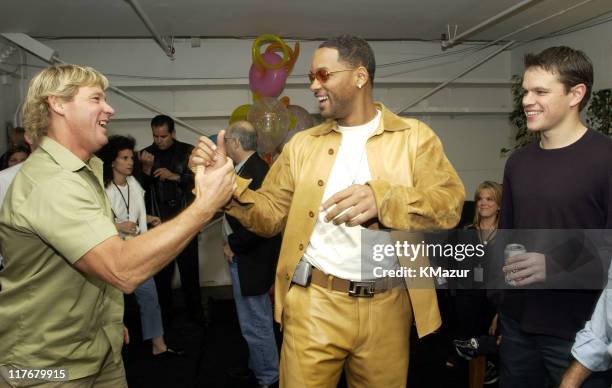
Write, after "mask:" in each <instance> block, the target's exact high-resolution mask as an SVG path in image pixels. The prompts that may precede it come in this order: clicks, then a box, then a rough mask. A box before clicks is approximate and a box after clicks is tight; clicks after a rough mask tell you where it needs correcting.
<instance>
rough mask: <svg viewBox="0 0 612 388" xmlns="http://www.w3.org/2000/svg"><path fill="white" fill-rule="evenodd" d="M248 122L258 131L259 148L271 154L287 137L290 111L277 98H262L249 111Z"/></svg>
mask: <svg viewBox="0 0 612 388" xmlns="http://www.w3.org/2000/svg"><path fill="white" fill-rule="evenodd" d="M247 120H248V121H249V122H250V123H251V124H253V126H254V127H255V129H256V130H257V148H258V149H259V150H260V152H263V153H271V152H273V151H274V150H275V149H276V147H277V146H278V145H279V144H280V143H281V142H282V141H283V139H284V138H285V136H286V135H287V130H288V129H289V121H290V119H289V110H288V109H287V108H286V107H285V105H283V104H282V103H281V102H280V101H278V100H276V99H275V98H272V97H262V98H260V99H259V100H257V101H255V103H254V104H253V106H252V107H251V109H249V113H248V114H247Z"/></svg>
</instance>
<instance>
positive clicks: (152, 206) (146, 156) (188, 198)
mask: <svg viewBox="0 0 612 388" xmlns="http://www.w3.org/2000/svg"><path fill="white" fill-rule="evenodd" d="M151 130H152V133H153V140H154V142H153V144H151V145H150V146H149V147H147V148H145V149H144V150H143V151H142V152H141V154H140V161H141V163H142V170H143V171H142V172H143V174H142V183H143V188H144V189H145V190H146V204H147V213H148V214H151V215H154V216H158V217H160V218H161V220H162V222H164V221H167V220H169V219H171V218H173V217H174V216H176V215H177V214H178V213H179V212H180V211H181V210H183V209H184V208H185V207H187V205H189V204H190V203H191V202H192V201H193V195H192V193H191V190H192V189H193V173H192V172H191V170H190V169H189V168H188V167H187V162H188V160H189V154H190V153H191V150H192V148H193V146H191V145H189V144H186V143H182V142H180V141H177V140H176V132H175V130H174V120H172V118H170V117H168V116H165V115H158V116H155V117H154V118H153V120H151ZM176 262H177V264H178V267H179V273H180V276H181V288H182V290H183V296H184V298H185V304H186V306H187V310H188V313H189V316H190V318H191V319H193V320H194V321H195V322H197V323H202V322H203V319H204V318H203V310H202V301H201V296H200V279H199V273H200V272H199V265H198V238H197V236H196V237H195V238H193V239H192V240H191V241H190V242H189V244H188V245H187V246H186V247H185V249H184V250H183V251H182V252H181V253H180V254H179V255H178V256H177V257H176ZM173 275H174V262H171V263H170V264H168V265H167V266H166V267H165V268H164V269H162V270H161V271H160V272H159V273H158V274H157V275H155V284H156V285H157V294H158V295H159V303H160V306H161V311H162V317H163V320H164V324H165V325H168V324H169V323H170V321H171V320H172V314H173V312H172V305H173V304H172V286H171V283H172V276H173Z"/></svg>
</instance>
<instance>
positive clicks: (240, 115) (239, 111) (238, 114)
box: [229, 104, 251, 125]
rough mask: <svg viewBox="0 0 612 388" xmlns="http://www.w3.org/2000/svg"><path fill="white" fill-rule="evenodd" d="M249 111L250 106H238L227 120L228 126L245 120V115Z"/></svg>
mask: <svg viewBox="0 0 612 388" xmlns="http://www.w3.org/2000/svg"><path fill="white" fill-rule="evenodd" d="M249 109H251V104H244V105H240V106H239V107H238V108H236V109H234V111H233V112H232V115H231V116H230V119H229V123H230V125H231V124H233V123H235V122H236V121H243V120H246V119H247V113H249Z"/></svg>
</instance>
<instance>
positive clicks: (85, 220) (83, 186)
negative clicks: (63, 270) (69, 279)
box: [15, 173, 117, 264]
mask: <svg viewBox="0 0 612 388" xmlns="http://www.w3.org/2000/svg"><path fill="white" fill-rule="evenodd" d="M95 191H96V189H94V187H92V186H90V185H89V184H88V183H87V182H86V181H85V180H84V179H83V178H81V177H80V176H79V175H77V174H74V173H71V174H70V175H68V174H65V175H63V176H61V177H58V179H53V180H49V181H47V182H46V183H44V184H41V185H39V186H36V187H35V188H34V190H32V192H31V193H30V195H29V197H28V199H27V200H26V201H24V202H23V203H22V205H21V206H20V208H19V209H15V220H16V222H17V224H20V225H23V226H24V227H26V228H28V229H30V230H31V231H32V232H33V233H35V234H36V235H38V236H39V237H40V238H41V239H43V240H44V241H45V242H46V243H47V244H49V245H50V246H52V247H53V249H55V250H56V251H57V252H58V253H59V254H60V255H61V256H63V257H64V258H66V259H67V260H68V261H69V262H70V263H71V264H74V263H75V262H76V261H77V260H79V259H80V258H81V257H83V255H85V253H87V252H89V251H90V250H91V249H92V248H94V247H95V246H97V245H98V244H100V243H102V242H103V241H105V240H107V239H108V238H110V237H112V236H115V235H117V230H116V229H115V226H114V225H113V222H112V220H111V217H110V215H107V214H105V207H106V206H108V205H107V204H105V203H104V201H107V200H106V199H105V194H104V191H103V189H102V187H100V193H96V192H95Z"/></svg>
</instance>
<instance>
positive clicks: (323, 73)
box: [308, 69, 355, 84]
mask: <svg viewBox="0 0 612 388" xmlns="http://www.w3.org/2000/svg"><path fill="white" fill-rule="evenodd" d="M351 70H355V69H344V70H336V71H328V70H325V69H319V70H317V71H316V72H314V73H313V72H312V71H311V72H309V73H308V79H309V80H310V83H313V82H314V80H315V79H317V80H318V81H319V82H321V83H322V84H324V83H325V82H327V80H329V77H330V76H331V75H332V74H335V73H342V72H343V71H351Z"/></svg>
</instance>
